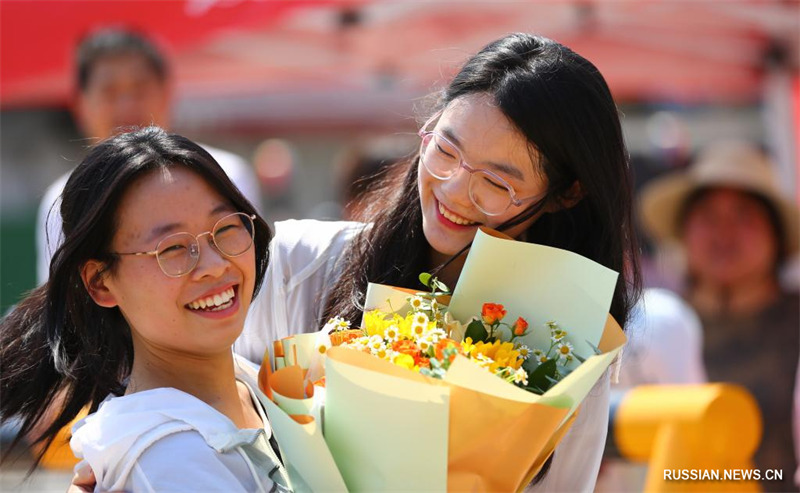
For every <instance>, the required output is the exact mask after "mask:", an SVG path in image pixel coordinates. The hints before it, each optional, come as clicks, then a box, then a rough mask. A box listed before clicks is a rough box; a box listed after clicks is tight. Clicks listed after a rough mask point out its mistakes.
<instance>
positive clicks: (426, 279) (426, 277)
mask: <svg viewBox="0 0 800 493" xmlns="http://www.w3.org/2000/svg"><path fill="white" fill-rule="evenodd" d="M419 282H421V283H422V285H423V286H428V287H431V284H430V282H431V275H430V274H428V273H427V272H423V273H422V274H420V275H419Z"/></svg>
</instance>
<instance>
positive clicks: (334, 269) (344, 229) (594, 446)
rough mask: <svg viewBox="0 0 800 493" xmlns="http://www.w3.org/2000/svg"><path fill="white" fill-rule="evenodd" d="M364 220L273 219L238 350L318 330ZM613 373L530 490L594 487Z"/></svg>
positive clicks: (258, 355) (249, 351) (258, 356)
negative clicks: (272, 233)
mask: <svg viewBox="0 0 800 493" xmlns="http://www.w3.org/2000/svg"><path fill="white" fill-rule="evenodd" d="M363 227H364V226H363V225H362V224H359V223H352V222H325V221H313V220H302V221H295V220H292V221H283V222H277V223H275V237H274V238H273V240H272V243H271V244H270V264H269V267H268V268H267V273H266V276H265V279H264V284H263V286H262V287H261V291H260V292H259V294H258V296H257V297H256V298H255V299H254V300H253V304H252V305H251V307H250V312H249V314H248V317H247V320H246V321H245V327H244V331H243V333H242V335H241V337H240V338H239V340H238V341H237V342H236V343H235V344H234V350H235V351H236V352H237V353H238V354H240V355H242V356H244V357H246V358H248V359H250V360H251V361H254V362H256V363H261V361H262V358H263V355H264V350H265V349H266V348H267V346H268V345H269V344H271V343H272V341H275V340H279V339H281V338H283V337H286V336H288V335H291V334H296V333H302V332H314V331H316V330H318V329H319V325H320V324H319V321H320V318H321V317H322V311H323V310H324V308H325V303H326V301H327V294H328V290H329V289H330V288H331V287H332V286H333V284H334V282H335V281H336V279H337V277H338V274H339V273H340V272H341V268H342V266H343V262H341V256H342V253H343V252H344V250H345V248H346V247H347V245H348V244H349V243H350V241H351V240H352V239H353V237H354V236H355V235H356V234H357V233H358V232H359V231H361V229H362V228H363ZM608 403H609V377H608V372H606V373H605V374H604V375H603V377H602V378H601V379H600V380H599V381H598V382H597V384H596V385H595V386H594V388H592V390H591V391H590V392H589V395H588V396H587V397H586V399H585V400H584V401H583V404H582V405H581V407H580V409H579V411H578V417H577V418H576V419H575V422H574V423H573V425H572V428H570V430H569V431H568V432H567V434H566V435H565V436H564V439H563V440H562V442H561V443H560V444H559V445H558V447H557V448H556V451H555V457H554V459H553V464H552V466H551V468H550V472H549V473H548V474H547V476H546V477H545V479H544V480H543V481H542V482H541V483H540V484H538V485H536V486H535V487H532V488H529V489H528V490H526V491H532V492H538V491H559V492H560V491H570V492H574V491H592V490H593V489H594V484H595V481H596V479H597V473H598V471H599V469H600V459H601V458H602V455H603V449H604V447H605V441H606V433H607V430H608Z"/></svg>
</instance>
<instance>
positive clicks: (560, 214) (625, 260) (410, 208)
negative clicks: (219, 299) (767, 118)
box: [235, 34, 639, 491]
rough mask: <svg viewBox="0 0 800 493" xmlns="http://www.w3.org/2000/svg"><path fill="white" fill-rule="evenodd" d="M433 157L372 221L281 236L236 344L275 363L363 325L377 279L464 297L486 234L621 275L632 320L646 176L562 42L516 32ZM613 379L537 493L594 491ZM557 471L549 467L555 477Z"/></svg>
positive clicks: (463, 78) (591, 78) (460, 105)
mask: <svg viewBox="0 0 800 493" xmlns="http://www.w3.org/2000/svg"><path fill="white" fill-rule="evenodd" d="M438 96H439V97H438V101H437V104H436V107H435V108H433V109H432V111H431V113H430V115H432V116H430V117H429V118H427V123H426V124H424V125H423V126H422V128H421V129H420V132H419V136H420V147H419V152H418V153H417V154H415V155H413V156H411V157H410V158H409V159H407V160H405V161H403V162H400V163H399V164H397V165H396V167H394V168H393V169H391V170H390V171H389V172H388V173H386V175H385V176H384V177H383V179H382V181H379V182H378V185H377V186H376V187H375V189H374V190H372V191H371V193H370V194H369V195H368V197H367V198H366V199H365V200H364V203H365V204H367V206H366V209H365V211H364V215H363V219H364V223H362V224H358V223H341V222H340V223H324V222H319V221H286V222H278V223H276V226H275V229H276V236H275V240H274V241H273V242H272V244H271V246H270V249H271V254H272V256H271V259H272V262H271V264H270V267H269V268H268V270H267V274H266V281H265V289H264V291H262V293H261V294H259V295H258V297H257V298H256V299H255V300H254V302H253V306H252V308H251V310H250V311H251V313H250V316H249V317H248V319H247V321H246V327H245V330H244V332H243V334H242V336H241V337H240V338H239V340H238V341H237V343H236V346H235V348H236V350H237V352H238V353H239V354H241V355H243V356H246V357H247V358H250V359H252V360H253V361H260V358H262V357H263V354H264V349H265V348H266V347H268V345H270V344H272V342H273V341H275V340H279V339H281V338H283V337H286V336H287V335H290V333H291V332H301V331H314V330H317V329H319V328H320V327H321V326H322V324H324V322H325V321H327V320H328V319H329V318H331V317H333V316H344V317H345V318H347V319H349V321H350V322H351V323H353V324H358V323H359V321H360V320H361V314H362V311H363V308H364V307H363V304H364V299H365V294H366V288H367V283H368V282H374V283H380V284H388V285H392V286H402V287H406V288H411V289H420V288H421V285H420V284H419V275H420V273H421V272H431V271H436V272H437V276H438V278H439V279H440V280H442V281H444V282H445V284H447V285H449V286H451V287H452V286H454V285H455V281H456V280H457V279H458V277H459V276H460V274H461V269H462V267H463V263H464V259H465V256H463V255H458V254H459V253H460V252H462V251H463V250H464V249H466V248H468V247H469V245H470V244H471V242H472V240H473V238H474V237H475V233H476V231H477V230H478V227H480V226H489V227H492V228H496V229H500V230H503V231H504V232H505V233H507V234H509V235H511V236H513V237H515V238H517V239H518V240H521V241H529V242H534V243H540V244H544V245H548V246H552V247H556V248H561V249H565V250H570V251H572V252H575V253H578V254H580V255H583V256H585V257H587V258H589V259H592V260H594V261H596V262H598V263H600V264H602V265H604V266H606V267H608V268H610V269H613V270H615V271H617V272H619V273H620V274H621V275H620V276H619V280H618V283H617V287H616V290H615V293H614V296H613V299H612V304H611V309H610V311H611V315H612V316H613V317H614V318H615V319H616V320H618V321H619V322H620V324H623V325H624V323H625V321H626V319H627V318H628V312H629V309H630V307H631V306H632V304H633V302H634V300H635V299H636V297H637V293H638V286H639V271H638V264H637V248H636V245H635V240H634V236H633V231H632V224H631V202H632V199H631V178H630V176H629V167H628V159H627V151H626V149H625V143H624V141H623V137H622V130H621V128H620V122H619V116H618V113H617V108H616V105H615V104H614V100H613V98H612V97H611V92H610V91H609V89H608V86H607V85H606V82H605V80H604V79H603V76H602V75H601V74H600V72H599V71H598V70H597V68H596V67H595V66H594V65H592V64H591V63H590V62H589V61H588V60H586V59H585V58H583V57H582V56H580V55H578V54H577V53H575V52H573V51H572V50H570V49H569V48H567V47H565V46H563V45H561V44H559V43H556V42H555V41H552V40H550V39H546V38H543V37H540V36H534V35H530V34H511V35H509V36H506V37H504V38H501V39H498V40H496V41H493V42H491V43H489V44H488V45H487V46H486V47H484V48H483V49H482V50H481V51H480V52H478V53H477V54H475V55H474V56H472V57H470V59H469V60H467V62H466V63H465V64H464V66H463V67H462V68H461V70H460V71H459V72H458V74H456V76H455V77H454V79H453V80H452V81H451V82H450V84H449V85H448V86H447V87H446V88H445V89H444V90H443V91H441V93H440V94H439V95H438ZM608 398H609V378H608V376H605V377H603V378H601V379H600V381H599V382H598V383H597V385H596V387H595V388H594V389H593V390H592V391H591V392H590V394H589V397H588V398H587V399H586V400H585V401H584V402H583V404H582V408H581V411H580V413H579V414H578V418H577V419H576V422H575V425H574V426H573V427H572V428H571V430H570V431H569V432H568V433H567V434H566V435H565V437H564V439H563V441H562V442H561V444H560V445H559V446H558V448H557V449H556V451H555V453H554V455H553V456H552V460H551V463H552V468H551V469H550V472H549V473H546V474H544V475H542V477H539V478H538V484H537V485H536V486H535V488H536V489H540V490H548V491H591V490H592V489H593V487H594V483H595V478H596V477H597V472H598V470H599V467H600V459H601V456H602V452H603V448H604V445H605V438H606V430H607V426H608ZM545 470H546V467H545Z"/></svg>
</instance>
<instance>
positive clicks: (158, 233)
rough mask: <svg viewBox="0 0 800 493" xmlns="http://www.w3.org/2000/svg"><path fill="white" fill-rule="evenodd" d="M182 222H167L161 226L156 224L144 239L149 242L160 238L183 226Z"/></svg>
mask: <svg viewBox="0 0 800 493" xmlns="http://www.w3.org/2000/svg"><path fill="white" fill-rule="evenodd" d="M183 225H184V224H183V223H169V224H162V225H161V226H156V227H155V228H153V229H151V230H150V234H149V235H147V239H146V240H145V241H147V242H151V241H153V240H156V239H160V238H161V237H162V236H164V235H166V234H167V233H170V232H172V231H175V230H176V229H179V228H180V227H181V226H183Z"/></svg>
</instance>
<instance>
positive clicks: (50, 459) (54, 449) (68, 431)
mask: <svg viewBox="0 0 800 493" xmlns="http://www.w3.org/2000/svg"><path fill="white" fill-rule="evenodd" d="M88 410H89V408H88V407H85V408H83V409H82V410H81V412H80V413H78V415H77V416H75V419H73V420H72V421H70V423H69V424H68V425H66V426H65V427H63V428H61V429H60V430H58V434H57V435H56V438H55V439H54V440H53V443H51V444H50V446H49V447H47V450H45V452H44V455H42V462H41V465H42V466H43V467H46V468H48V469H72V468H73V467H74V466H75V464H77V463H78V462H79V460H78V458H77V457H75V455H74V454H73V453H72V449H71V448H70V447H69V440H70V438H72V425H74V424H75V423H77V422H78V421H80V420H81V419H83V418H85V417H86V416H87V415H88V414H89V413H88Z"/></svg>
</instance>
